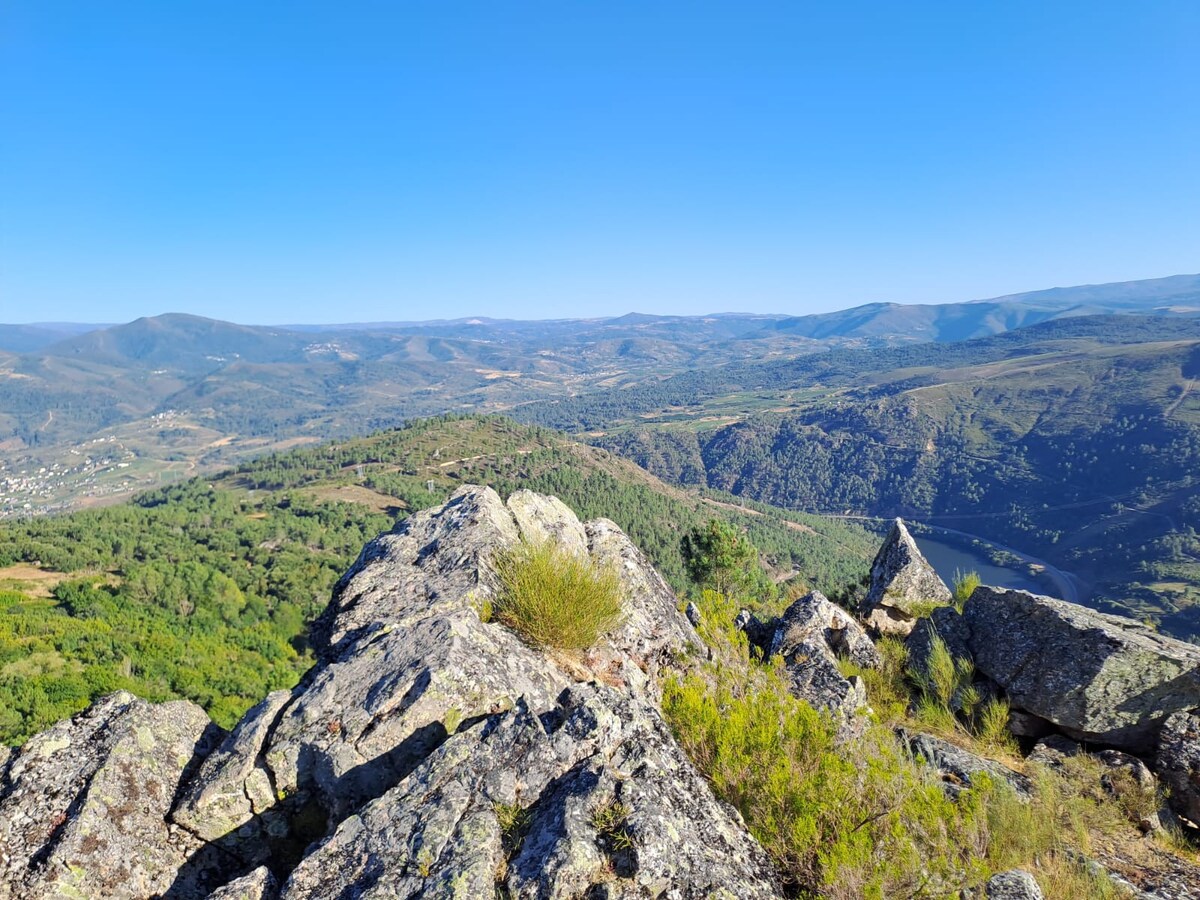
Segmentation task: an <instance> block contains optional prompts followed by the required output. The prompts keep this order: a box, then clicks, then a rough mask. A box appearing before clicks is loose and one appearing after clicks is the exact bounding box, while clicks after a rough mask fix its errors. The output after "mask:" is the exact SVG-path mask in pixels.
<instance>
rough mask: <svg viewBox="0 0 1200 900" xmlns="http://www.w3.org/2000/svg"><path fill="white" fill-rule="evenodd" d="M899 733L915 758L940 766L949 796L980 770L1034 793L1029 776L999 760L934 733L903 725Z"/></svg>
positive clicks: (1023, 793)
mask: <svg viewBox="0 0 1200 900" xmlns="http://www.w3.org/2000/svg"><path fill="white" fill-rule="evenodd" d="M896 735H897V737H899V738H900V742H901V744H902V745H904V746H905V747H907V748H908V751H909V753H911V754H912V755H913V757H914V758H916V759H921V760H924V762H925V764H926V765H928V766H931V767H932V768H934V769H936V770H937V772H938V774H939V775H940V776H941V779H942V786H943V788H944V789H945V791H946V793H947V794H948V795H949V796H950V797H957V796H958V795H959V793H960V792H961V791H963V790H964V789H965V788H969V787H970V786H971V783H972V780H973V779H975V778H978V777H979V776H980V775H981V774H986V775H987V776H988V777H989V778H991V779H992V780H993V781H994V782H1005V783H1007V784H1008V785H1009V786H1010V787H1011V788H1012V789H1013V790H1014V791H1015V792H1016V793H1017V796H1019V797H1029V796H1031V795H1032V786H1031V784H1030V782H1029V779H1028V778H1026V777H1025V776H1024V775H1022V774H1020V773H1019V772H1014V771H1013V770H1012V769H1009V768H1007V767H1005V766H1002V765H1000V763H998V762H993V761H992V760H990V759H984V758H983V757H981V756H976V755H975V754H974V753H971V752H969V751H967V750H964V749H962V748H961V747H957V746H955V745H954V744H951V743H950V742H949V741H944V740H942V739H941V738H939V737H934V736H933V735H931V734H922V733H920V732H910V731H906V730H905V729H903V728H901V729H897V731H896Z"/></svg>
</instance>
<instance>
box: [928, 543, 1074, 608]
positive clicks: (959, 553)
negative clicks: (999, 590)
mask: <svg viewBox="0 0 1200 900" xmlns="http://www.w3.org/2000/svg"><path fill="white" fill-rule="evenodd" d="M913 537H914V538H916V541H917V546H918V547H920V548H921V552H922V553H924V554H925V558H926V559H928V560H929V562H930V564H931V565H932V566H933V567H934V569H936V570H937V573H938V574H939V575H940V576H942V581H944V582H946V584H948V585H949V586H950V587H951V588H953V587H954V577H955V575H956V574H961V573H965V572H978V573H979V577H980V578H981V579H983V583H984V584H990V585H994V586H995V587H1006V588H1016V589H1017V590H1022V591H1032V592H1033V593H1035V594H1045V595H1047V596H1052V597H1058V596H1060V593H1059V592H1058V591H1056V590H1054V589H1053V588H1052V587H1051V586H1050V585H1049V583H1048V582H1047V583H1042V582H1039V581H1037V580H1035V579H1034V578H1033V577H1032V576H1031V575H1030V574H1029V573H1028V571H1027V570H1026V569H1025V568H1024V567H1021V568H1012V569H1010V568H1007V567H1004V566H998V565H996V564H995V563H994V562H992V561H991V560H990V559H989V558H988V557H987V556H986V555H984V554H983V553H982V552H981V551H979V550H976V549H975V548H973V547H970V546H963V545H961V544H948V543H946V542H945V541H942V540H939V539H937V538H933V537H929V536H927V535H913Z"/></svg>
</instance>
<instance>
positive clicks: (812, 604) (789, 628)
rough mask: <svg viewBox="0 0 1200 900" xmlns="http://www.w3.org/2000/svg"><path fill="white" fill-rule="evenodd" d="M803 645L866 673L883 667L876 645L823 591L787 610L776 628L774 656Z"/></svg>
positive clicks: (773, 646)
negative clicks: (813, 646)
mask: <svg viewBox="0 0 1200 900" xmlns="http://www.w3.org/2000/svg"><path fill="white" fill-rule="evenodd" d="M801 644H816V645H819V646H823V647H825V648H827V649H828V650H829V651H830V652H832V653H834V654H836V655H837V656H841V657H845V658H846V659H848V660H850V662H852V663H854V664H855V665H858V666H862V667H863V668H865V669H874V668H878V667H879V665H880V664H881V663H882V660H881V659H880V656H879V651H878V650H877V649H875V642H874V641H872V640H871V638H870V637H868V636H867V632H866V631H865V630H864V629H863V627H862V626H861V625H859V624H858V622H856V621H855V620H854V618H853V617H852V616H851V615H850V614H849V613H847V612H846V611H845V610H844V609H842V608H841V607H840V606H838V605H837V604H836V603H833V602H831V601H830V600H829V599H828V598H827V597H826V596H825V595H824V594H822V593H821V592H820V591H811V592H809V593H808V594H805V595H804V596H803V597H801V598H800V599H798V600H796V602H794V603H793V604H792V605H791V606H789V607H788V608H787V610H786V611H785V612H784V614H783V615H782V616H781V617H780V619H779V622H778V623H777V625H776V626H775V634H774V636H773V637H772V639H771V654H772V655H775V654H785V653H787V652H789V650H790V648H793V647H798V646H800V645H801Z"/></svg>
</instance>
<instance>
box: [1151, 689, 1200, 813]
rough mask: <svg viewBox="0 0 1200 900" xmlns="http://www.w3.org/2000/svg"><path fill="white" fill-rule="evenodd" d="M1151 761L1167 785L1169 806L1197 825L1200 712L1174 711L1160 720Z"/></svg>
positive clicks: (1199, 790)
mask: <svg viewBox="0 0 1200 900" xmlns="http://www.w3.org/2000/svg"><path fill="white" fill-rule="evenodd" d="M1155 765H1156V768H1157V769H1158V774H1159V777H1160V778H1162V780H1163V781H1164V782H1165V783H1166V785H1167V787H1168V788H1170V794H1169V795H1168V798H1167V799H1168V802H1169V803H1170V805H1171V809H1172V810H1173V811H1174V812H1175V813H1176V814H1177V815H1180V816H1183V817H1184V818H1185V819H1190V820H1191V821H1192V823H1193V824H1195V825H1198V826H1200V716H1196V715H1192V714H1189V713H1175V714H1174V715H1172V716H1168V717H1167V721H1166V722H1165V723H1163V727H1162V733H1161V734H1160V735H1159V738H1158V754H1157V756H1156V757H1155Z"/></svg>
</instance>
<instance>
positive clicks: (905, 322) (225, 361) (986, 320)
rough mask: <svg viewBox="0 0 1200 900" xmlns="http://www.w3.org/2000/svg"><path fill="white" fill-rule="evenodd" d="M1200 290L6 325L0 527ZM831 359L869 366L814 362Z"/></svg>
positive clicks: (1168, 286)
mask: <svg viewBox="0 0 1200 900" xmlns="http://www.w3.org/2000/svg"><path fill="white" fill-rule="evenodd" d="M1197 284H1200V276H1175V277H1173V278H1166V279H1156V280H1153V281H1143V282H1129V283H1124V284H1118V285H1101V286H1094V287H1081V288H1063V289H1055V290H1053V291H1048V292H1040V293H1038V294H1032V295H1020V296H1016V297H1009V298H999V299H997V300H994V301H979V302H971V303H957V304H945V305H937V306H900V305H896V304H873V305H869V306H864V307H859V308H857V309H853V310H847V311H843V312H837V313H830V314H824V315H819V316H802V317H789V316H785V315H774V316H763V315H746V314H724V315H712V316H692V317H689V316H653V315H644V314H637V313H631V314H629V315H626V316H620V317H617V318H608V319H563V320H556V321H543V322H521V321H507V320H496V319H465V320H454V321H435V322H426V323H375V324H372V325H369V326H292V327H258V326H244V325H236V324H232V323H228V322H218V321H214V320H211V319H204V318H200V317H197V316H188V315H180V314H169V315H163V316H156V317H153V318H145V319H138V320H137V321H135V322H131V323H127V324H124V325H117V326H112V327H99V326H88V325H63V324H52V325H44V326H2V327H0V516H4V515H13V514H18V515H24V514H31V513H32V514H36V513H38V512H45V511H50V510H55V509H64V508H71V507H74V506H78V505H81V504H89V503H96V502H111V500H113V499H114V498H120V497H123V496H128V495H130V494H131V493H133V492H135V491H137V490H142V489H146V488H149V487H153V486H155V485H157V484H160V483H163V482H164V481H169V480H175V479H178V478H180V477H182V476H186V475H188V474H194V473H196V472H200V471H212V470H213V469H214V468H216V467H220V466H222V465H228V464H230V463H232V462H235V461H237V460H239V459H245V458H248V457H250V456H253V455H255V454H259V453H262V452H265V451H268V450H271V449H283V448H287V447H292V446H296V445H297V444H303V443H313V442H316V441H320V440H324V439H327V438H330V437H346V436H350V435H354V434H361V433H363V432H364V431H367V430H370V429H373V428H384V427H388V426H391V425H394V424H396V423H397V422H400V421H404V420H406V419H409V418H413V417H418V416H425V415H435V414H441V413H444V412H454V411H461V412H498V411H504V410H508V409H513V408H515V407H517V406H520V405H522V404H526V403H529V402H531V401H538V400H546V399H552V398H561V399H569V398H573V397H577V396H581V395H593V394H595V393H596V392H600V391H604V390H608V389H614V388H620V389H625V390H632V391H634V392H635V393H636V390H637V389H640V388H649V389H656V386H659V385H660V383H661V384H663V385H666V386H672V385H675V386H681V387H682V388H683V389H684V390H690V389H691V388H692V387H693V386H694V385H696V384H697V382H696V380H695V378H694V375H695V374H696V373H700V374H703V373H706V372H710V371H713V370H718V369H719V370H721V371H722V372H723V373H725V374H726V375H727V374H728V373H729V372H731V371H732V367H734V366H744V367H747V368H746V372H747V375H748V376H751V375H753V373H754V372H758V371H765V370H761V369H756V368H755V366H763V365H767V366H770V365H771V364H772V363H775V362H778V363H781V364H784V365H794V366H796V367H797V368H798V369H803V368H804V367H806V366H809V367H816V368H815V369H813V370H814V371H815V370H816V369H819V368H821V367H823V366H825V365H826V362H829V363H830V364H835V365H836V364H838V361H839V360H841V361H842V363H844V364H849V362H853V361H855V360H858V361H863V360H865V361H866V363H867V364H871V363H870V359H871V357H870V354H871V353H872V352H876V351H879V350H880V349H886V348H887V347H891V346H897V345H909V344H912V345H914V346H918V345H919V342H922V341H935V342H946V341H951V340H956V339H958V338H962V337H968V336H975V335H981V334H982V335H994V334H996V333H1008V334H1012V333H1016V334H1020V333H1021V332H1022V331H1024V330H1025V328H1024V327H1022V328H1020V329H1019V330H1018V331H1017V332H1012V331H1011V330H1010V329H1013V328H1017V327H1018V326H1029V325H1030V324H1032V323H1041V324H1042V325H1055V324H1056V325H1058V326H1059V327H1065V326H1064V323H1066V322H1068V321H1070V319H1071V317H1077V316H1080V315H1081V314H1082V313H1084V312H1089V311H1092V312H1094V311H1097V310H1099V311H1107V312H1112V311H1121V312H1127V313H1132V312H1140V313H1148V312H1152V313H1153V314H1154V315H1156V316H1160V317H1175V316H1184V315H1189V314H1190V313H1192V312H1195V311H1196V310H1197V309H1198V308H1200V306H1198V304H1197V303H1196V302H1195V300H1196V292H1197ZM1047 320H1048V321H1047ZM1164 321H1177V319H1167V318H1164ZM1043 337H1044V336H1043ZM1018 343H1020V340H1018ZM6 347H7V348H8V349H7V350H6V349H4V348H6ZM830 349H832V350H836V351H846V352H849V351H852V350H857V351H858V352H860V353H865V354H867V356H866V357H855V356H854V355H853V354H851V355H850V356H838V355H837V354H825V353H823V352H822V351H825V350H830ZM951 356H952V354H951ZM806 360H807V361H806ZM931 364H939V363H938V362H937V361H936V360H935V361H934V362H933V363H931ZM722 377H724V375H723V376H722ZM630 396H633V394H631V395H630ZM585 402H587V401H585ZM653 405H654V404H653V403H652V404H651V406H653ZM602 418H603V417H602ZM568 424H569V423H568Z"/></svg>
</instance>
